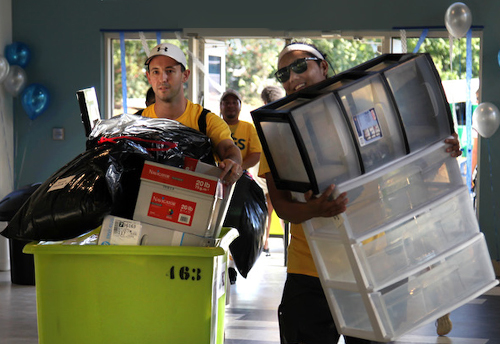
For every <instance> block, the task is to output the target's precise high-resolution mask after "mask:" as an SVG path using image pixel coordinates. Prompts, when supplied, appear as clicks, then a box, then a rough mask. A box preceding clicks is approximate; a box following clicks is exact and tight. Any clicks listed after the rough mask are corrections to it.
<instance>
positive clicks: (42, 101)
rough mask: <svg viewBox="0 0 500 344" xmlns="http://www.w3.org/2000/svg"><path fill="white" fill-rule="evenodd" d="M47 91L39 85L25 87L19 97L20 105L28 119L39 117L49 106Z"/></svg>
mask: <svg viewBox="0 0 500 344" xmlns="http://www.w3.org/2000/svg"><path fill="white" fill-rule="evenodd" d="M49 101H50V96H49V91H48V90H47V89H46V88H45V87H44V86H42V85H40V84H31V85H29V86H27V87H26V88H25V89H24V90H23V92H22V95H21V104H22V105H23V108H24V111H26V113H27V114H28V117H29V118H30V119H32V120H33V119H35V118H37V117H38V116H40V115H41V114H42V113H43V112H44V111H45V110H47V107H48V106H49Z"/></svg>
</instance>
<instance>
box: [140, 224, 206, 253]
mask: <svg viewBox="0 0 500 344" xmlns="http://www.w3.org/2000/svg"><path fill="white" fill-rule="evenodd" d="M140 245H141V246H195V247H213V246H215V239H212V238H205V237H201V236H198V235H194V234H190V233H185V232H179V231H174V230H171V229H168V228H165V227H159V226H153V225H150V224H148V223H143V224H142V235H141V242H140Z"/></svg>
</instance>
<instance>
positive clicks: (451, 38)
mask: <svg viewBox="0 0 500 344" xmlns="http://www.w3.org/2000/svg"><path fill="white" fill-rule="evenodd" d="M448 42H450V48H449V49H450V70H453V36H452V35H451V33H450V35H449V36H448Z"/></svg>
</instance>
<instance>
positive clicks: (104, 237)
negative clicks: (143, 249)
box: [97, 215, 142, 245]
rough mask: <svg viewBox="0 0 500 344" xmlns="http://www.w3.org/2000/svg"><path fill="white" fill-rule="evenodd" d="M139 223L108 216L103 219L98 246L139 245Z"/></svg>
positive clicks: (140, 235)
mask: <svg viewBox="0 0 500 344" xmlns="http://www.w3.org/2000/svg"><path fill="white" fill-rule="evenodd" d="M141 227H142V225H141V223H140V222H139V221H133V220H129V219H124V218H121V217H117V216H111V215H108V216H106V217H105V218H104V221H103V222H102V226H101V232H100V233H99V239H98V241H97V244H98V245H139V244H140V242H141V237H142V234H141Z"/></svg>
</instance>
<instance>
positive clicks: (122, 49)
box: [120, 31, 128, 113]
mask: <svg viewBox="0 0 500 344" xmlns="http://www.w3.org/2000/svg"><path fill="white" fill-rule="evenodd" d="M120 54H121V67H122V99H123V113H127V111H128V108H127V66H126V63H125V33H124V32H123V31H121V32H120Z"/></svg>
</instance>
